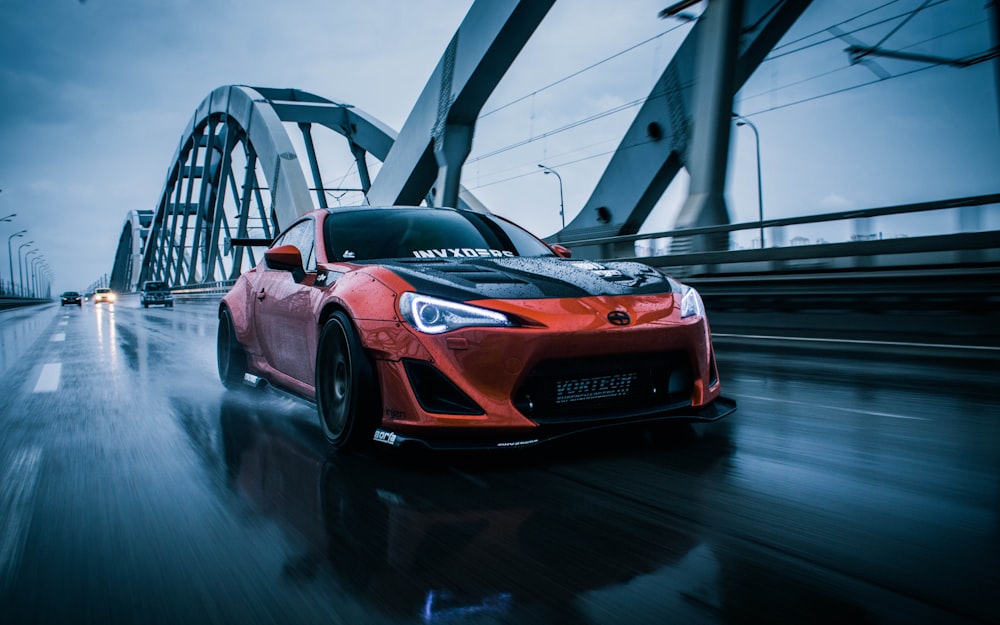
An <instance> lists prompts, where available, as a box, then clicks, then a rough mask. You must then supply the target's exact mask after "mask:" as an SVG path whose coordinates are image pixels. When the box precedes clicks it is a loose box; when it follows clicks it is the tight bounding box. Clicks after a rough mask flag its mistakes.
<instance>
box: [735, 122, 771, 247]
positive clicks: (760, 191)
mask: <svg viewBox="0 0 1000 625" xmlns="http://www.w3.org/2000/svg"><path fill="white" fill-rule="evenodd" d="M733 119H735V120H736V125H737V126H750V130H752V131H753V138H754V143H755V145H756V146H757V219H758V220H759V222H760V249H764V185H763V183H762V182H761V175H760V133H759V132H757V127H756V126H754V125H753V122H751V121H750V120H749V119H747V118H746V117H743V116H742V115H737V114H736V113H733Z"/></svg>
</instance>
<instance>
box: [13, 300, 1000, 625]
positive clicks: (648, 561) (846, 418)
mask: <svg viewBox="0 0 1000 625" xmlns="http://www.w3.org/2000/svg"><path fill="white" fill-rule="evenodd" d="M214 313H215V311H214V308H213V307H212V305H211V304H191V303H178V305H177V306H176V307H175V308H174V309H149V310H144V309H142V308H141V307H139V306H138V303H137V302H136V301H135V300H134V299H129V298H126V299H124V300H123V301H121V302H119V303H118V304H116V305H114V306H107V305H99V306H95V305H93V304H91V303H86V304H84V305H83V306H82V307H81V308H77V307H73V306H69V307H64V308H61V307H60V306H58V305H49V306H43V307H33V308H30V309H17V310H11V311H6V312H2V313H0V373H2V376H0V396H2V397H3V401H2V408H0V592H2V595H0V623H3V624H4V625H20V624H29V623H31V624H35V623H38V624H49V623H51V624H56V623H58V624H68V623H95V624H96V623H101V624H116V623H136V624H139V623H142V624H144V625H151V624H158V623H164V624H167V623H169V624H177V623H241V624H247V625H249V624H254V623H282V624H285V623H289V624H296V623H344V624H348V623H449V624H450V623H477V624H478V623H518V624H520V623H539V624H549V623H553V624H554V623H566V624H570V623H572V624H587V623H594V624H603V623H615V624H618V623H643V624H644V623H667V622H676V623H811V624H812V623H906V624H913V623H997V622H1000V608H998V606H997V600H996V599H995V597H996V596H997V594H998V593H997V591H998V590H1000V567H998V566H997V562H998V561H1000V479H998V478H1000V452H998V450H1000V423H998V419H1000V400H998V393H997V390H996V389H997V381H998V380H997V368H996V366H995V362H994V363H993V364H992V365H991V363H990V362H989V361H983V360H978V361H977V360H968V361H964V360H959V359H955V358H953V357H952V356H953V355H952V354H950V353H949V354H947V355H945V354H943V353H938V352H937V351H934V350H928V351H925V352H924V353H916V352H914V351H913V350H912V349H911V350H909V351H905V350H903V351H901V349H902V348H900V347H899V346H897V348H896V349H893V350H889V349H881V348H880V346H879V345H877V344H867V343H866V344H851V343H844V344H839V346H840V349H839V350H836V351H833V350H826V349H824V350H823V351H822V352H818V351H816V347H817V345H815V344H802V343H797V344H787V345H786V344H783V343H782V342H781V341H776V340H769V341H764V343H765V344H759V343H760V342H759V341H758V342H756V343H755V342H746V341H741V340H739V339H738V338H734V337H725V338H720V340H719V342H718V351H719V363H720V369H721V375H722V379H723V385H724V389H725V394H726V395H728V396H731V397H733V398H735V399H736V400H737V401H738V402H739V409H738V411H737V413H736V414H734V415H733V416H731V417H730V418H727V419H726V420H724V421H722V422H718V423H715V424H711V425H704V426H696V427H687V426H685V427H670V428H658V429H655V430H642V431H639V430H623V431H620V432H615V433H614V434H604V435H601V436H590V437H581V438H578V439H572V440H570V441H565V442H563V443H560V444H559V445H554V446H551V447H544V448H540V449H536V450H533V451H530V452H520V453H518V452H514V453H509V454H507V453H505V454H500V455H494V456H487V457H485V458H483V457H482V456H478V457H473V456H468V455H462V456H453V455H446V456H432V455H427V454H419V455H417V454H400V453H392V452H391V450H385V451H374V452H371V453H368V454H365V455H354V456H336V455H333V454H329V453H328V452H327V451H326V449H325V447H324V443H323V440H322V435H321V434H320V431H319V428H318V426H317V425H316V423H315V415H314V409H313V408H312V407H311V406H309V405H308V404H305V403H303V402H300V401H298V400H294V399H291V398H289V397H286V396H283V395H280V394H278V393H276V392H274V391H270V390H266V391H255V390H251V389H247V390H246V391H237V392H226V391H224V389H223V388H222V386H221V384H220V383H219V382H218V379H217V375H216V371H215V332H216V318H215V314H214Z"/></svg>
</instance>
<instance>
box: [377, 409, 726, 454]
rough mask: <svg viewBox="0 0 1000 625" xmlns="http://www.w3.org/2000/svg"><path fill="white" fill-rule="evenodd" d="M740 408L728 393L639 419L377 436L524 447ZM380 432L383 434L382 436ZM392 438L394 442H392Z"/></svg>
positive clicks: (440, 445) (699, 419)
mask: <svg viewBox="0 0 1000 625" xmlns="http://www.w3.org/2000/svg"><path fill="white" fill-rule="evenodd" d="M735 411H736V402H735V401H734V400H732V399H729V398H727V397H718V398H716V399H715V400H714V401H712V402H711V403H709V404H707V405H705V406H701V407H698V408H692V407H686V408H680V409H676V410H671V411H668V412H663V413H659V414H657V415H656V416H650V417H644V418H639V419H615V420H606V421H586V422H582V423H575V424H560V425H558V426H539V427H538V428H536V429H534V430H531V431H530V432H528V433H519V434H517V435H510V434H508V433H496V432H493V433H485V434H484V433H481V432H467V431H465V432H460V433H457V434H449V435H447V436H445V435H441V431H440V430H429V431H428V434H427V435H426V436H424V435H412V434H400V433H398V432H392V431H389V430H383V429H379V430H377V431H376V436H375V440H376V441H377V442H381V443H383V444H388V445H391V446H393V447H404V446H409V447H412V446H420V447H424V448H426V449H430V450H434V451H484V450H498V449H524V448H528V447H536V446H538V445H542V444H544V443H550V442H552V441H555V440H557V439H561V438H566V437H568V436H575V435H579V434H583V433H586V432H594V431H598V430H604V429H609V428H618V427H626V426H636V425H642V424H651V423H663V422H674V423H708V422H711V421H717V420H719V419H721V418H723V417H726V416H728V415H730V414H732V413H733V412H735ZM380 433H382V434H381V436H380ZM390 441H391V442H390Z"/></svg>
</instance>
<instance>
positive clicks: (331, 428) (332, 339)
mask: <svg viewBox="0 0 1000 625" xmlns="http://www.w3.org/2000/svg"><path fill="white" fill-rule="evenodd" d="M377 406H378V387H377V385H376V384H375V368H374V366H373V365H372V362H371V359H370V358H369V357H368V355H367V354H366V353H365V352H364V349H363V348H362V346H361V340H360V338H358V333H357V331H356V330H355V329H354V324H352V323H351V320H350V318H348V316H347V315H346V314H344V313H343V312H341V311H337V312H335V313H333V315H331V316H330V318H329V319H328V320H327V322H326V324H325V325H324V326H323V329H322V331H321V332H320V335H319V344H318V347H317V349H316V407H317V410H318V412H319V423H320V427H322V429H323V433H324V434H325V435H326V439H327V441H329V443H330V445H332V446H333V447H334V448H336V449H340V450H353V449H360V448H361V447H364V446H365V445H367V444H368V443H369V442H371V440H372V436H373V435H374V433H375V427H376V425H377V416H378V412H377Z"/></svg>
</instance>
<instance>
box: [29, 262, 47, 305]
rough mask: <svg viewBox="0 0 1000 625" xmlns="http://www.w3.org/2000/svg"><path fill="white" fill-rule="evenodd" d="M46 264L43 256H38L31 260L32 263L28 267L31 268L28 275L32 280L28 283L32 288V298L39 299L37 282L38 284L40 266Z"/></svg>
mask: <svg viewBox="0 0 1000 625" xmlns="http://www.w3.org/2000/svg"><path fill="white" fill-rule="evenodd" d="M44 263H45V257H44V256H42V255H38V256H35V257H34V258H32V259H31V263H30V264H29V265H28V267H30V269H29V270H28V273H29V274H30V276H31V279H30V280H29V281H28V286H29V287H31V297H37V296H38V284H37V282H38V265H39V264H44Z"/></svg>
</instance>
